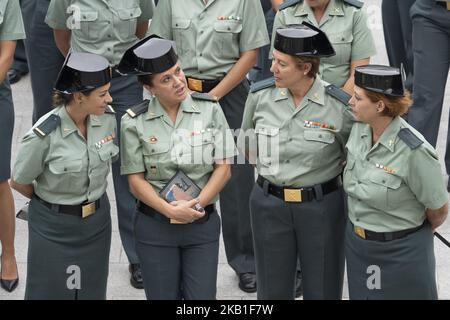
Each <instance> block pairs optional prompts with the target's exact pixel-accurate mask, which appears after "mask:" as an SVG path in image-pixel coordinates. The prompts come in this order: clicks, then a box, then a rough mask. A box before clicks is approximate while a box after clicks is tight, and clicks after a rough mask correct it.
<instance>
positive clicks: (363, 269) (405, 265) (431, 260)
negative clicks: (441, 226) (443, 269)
mask: <svg viewBox="0 0 450 320" xmlns="http://www.w3.org/2000/svg"><path fill="white" fill-rule="evenodd" d="M345 258H346V261H347V278H348V289H349V296H350V299H356V300H367V299H377V300H378V299H379V300H386V299H395V300H397V299H402V300H404V299H405V300H406V299H407V300H417V299H421V300H422V299H427V300H428V299H433V300H435V299H437V289H436V275H435V270H436V267H435V264H436V261H435V257H434V244H433V233H432V232H431V228H430V225H429V224H425V225H424V227H422V228H421V229H419V230H418V231H416V232H414V233H412V234H409V235H407V236H406V237H404V238H400V239H396V240H393V241H387V242H378V241H371V240H365V239H362V238H360V237H359V236H358V235H356V234H355V232H354V231H353V227H352V225H351V223H350V222H349V223H348V224H347V229H346V232H345ZM374 267H375V268H377V269H378V268H379V269H378V270H379V271H380V273H379V274H378V275H377V274H375V273H374V271H373V270H375V269H374ZM378 276H379V279H376V277H378ZM377 281H379V286H378V285H377Z"/></svg>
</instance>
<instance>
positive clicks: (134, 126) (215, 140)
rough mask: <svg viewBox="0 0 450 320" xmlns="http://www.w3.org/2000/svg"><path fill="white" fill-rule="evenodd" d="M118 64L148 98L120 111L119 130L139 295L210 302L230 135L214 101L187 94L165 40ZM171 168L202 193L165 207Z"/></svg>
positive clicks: (146, 43)
mask: <svg viewBox="0 0 450 320" xmlns="http://www.w3.org/2000/svg"><path fill="white" fill-rule="evenodd" d="M122 62H123V63H122ZM122 62H121V65H122V66H123V68H121V65H119V68H120V70H121V71H123V72H124V73H127V74H130V73H135V74H139V81H141V83H142V84H143V85H144V88H145V89H146V90H147V91H149V92H150V93H151V94H152V95H153V96H154V98H153V99H152V100H151V101H148V100H146V101H144V102H143V103H141V104H140V105H137V106H135V107H132V108H130V109H129V110H128V111H127V113H128V114H127V115H125V116H124V117H123V118H122V130H121V149H122V166H121V172H122V174H124V175H128V181H129V184H130V190H131V191H132V193H133V194H134V195H135V196H136V198H137V199H138V200H139V201H138V205H137V213H136V217H135V223H134V234H135V241H136V250H137V254H138V256H139V261H141V267H142V276H143V280H144V288H145V293H146V295H147V298H148V299H151V300H155V299H170V300H171V299H186V300H192V299H215V297H216V282H217V267H218V255H219V235H220V218H219V215H218V214H217V211H216V209H215V205H214V203H215V202H216V201H217V199H218V194H219V192H220V190H221V189H222V188H223V187H224V185H225V184H226V182H227V180H228V179H229V178H230V165H229V164H228V163H227V161H226V159H229V158H233V157H234V156H235V155H236V150H235V146H234V141H233V136H232V135H231V133H230V132H229V130H228V125H227V122H226V119H225V116H224V114H223V112H222V110H221V108H220V105H219V104H218V103H217V101H215V100H214V99H213V98H211V97H210V96H208V95H205V94H199V93H193V94H192V95H191V94H189V90H188V88H187V84H186V79H185V76H184V73H183V71H182V69H181V67H180V64H179V62H178V57H177V56H176V54H175V52H174V50H173V47H172V42H171V41H168V40H164V39H160V38H158V37H154V36H150V37H149V38H148V39H145V40H143V41H142V42H141V43H138V44H137V45H136V46H134V47H132V48H130V49H129V50H128V51H127V53H126V55H125V56H124V57H123V59H122ZM178 171H182V172H183V173H184V174H186V175H187V177H188V178H189V179H190V180H192V182H193V183H195V184H196V185H198V187H199V188H201V189H202V190H201V192H200V194H199V195H198V197H197V198H195V199H192V200H188V199H189V198H186V199H185V200H179V201H175V202H170V203H169V202H167V201H166V200H165V199H163V198H162V197H161V196H160V195H159V194H158V192H160V191H161V189H162V188H163V187H164V186H165V185H166V184H167V183H168V182H169V180H170V179H171V178H172V177H173V176H174V175H175V174H176V173H177V172H178ZM187 184H190V182H189V181H187ZM177 199H178V198H177ZM194 208H196V209H194ZM201 208H204V209H203V210H202V209H201Z"/></svg>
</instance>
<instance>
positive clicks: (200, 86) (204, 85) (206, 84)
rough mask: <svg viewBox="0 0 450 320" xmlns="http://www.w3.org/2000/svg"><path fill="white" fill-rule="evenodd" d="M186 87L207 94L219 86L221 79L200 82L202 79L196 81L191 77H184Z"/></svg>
mask: <svg viewBox="0 0 450 320" xmlns="http://www.w3.org/2000/svg"><path fill="white" fill-rule="evenodd" d="M186 80H187V83H188V87H189V89H191V90H193V91H197V92H201V93H208V92H210V91H211V90H212V89H214V87H215V86H217V85H218V84H219V82H220V81H222V79H215V80H202V79H196V78H191V77H186Z"/></svg>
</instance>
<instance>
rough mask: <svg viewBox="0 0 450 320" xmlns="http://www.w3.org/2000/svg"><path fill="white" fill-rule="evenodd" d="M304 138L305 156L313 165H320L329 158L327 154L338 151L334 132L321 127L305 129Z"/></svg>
mask: <svg viewBox="0 0 450 320" xmlns="http://www.w3.org/2000/svg"><path fill="white" fill-rule="evenodd" d="M303 138H304V144H303V145H302V149H303V150H304V151H305V158H306V159H309V160H310V161H311V162H310V163H309V164H310V165H312V166H313V167H319V166H320V165H321V164H322V163H324V162H325V161H327V160H329V159H328V158H327V155H331V154H333V153H334V152H336V150H334V148H335V144H334V141H335V135H334V133H333V132H330V131H326V130H320V129H312V130H305V132H304V133H303ZM307 162H308V161H307Z"/></svg>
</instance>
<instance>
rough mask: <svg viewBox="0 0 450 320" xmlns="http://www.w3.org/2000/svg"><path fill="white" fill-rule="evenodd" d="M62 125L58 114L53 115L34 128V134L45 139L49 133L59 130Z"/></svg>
mask: <svg viewBox="0 0 450 320" xmlns="http://www.w3.org/2000/svg"><path fill="white" fill-rule="evenodd" d="M60 124H61V118H60V117H59V116H58V115H56V114H51V115H50V116H49V117H48V118H47V119H45V120H44V121H42V122H41V123H40V124H39V125H37V126H36V127H34V129H33V132H34V133H35V134H36V135H37V136H39V137H41V138H45V137H46V136H47V135H48V134H49V133H51V132H52V131H54V130H55V129H56V128H58V127H59V125H60Z"/></svg>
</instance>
